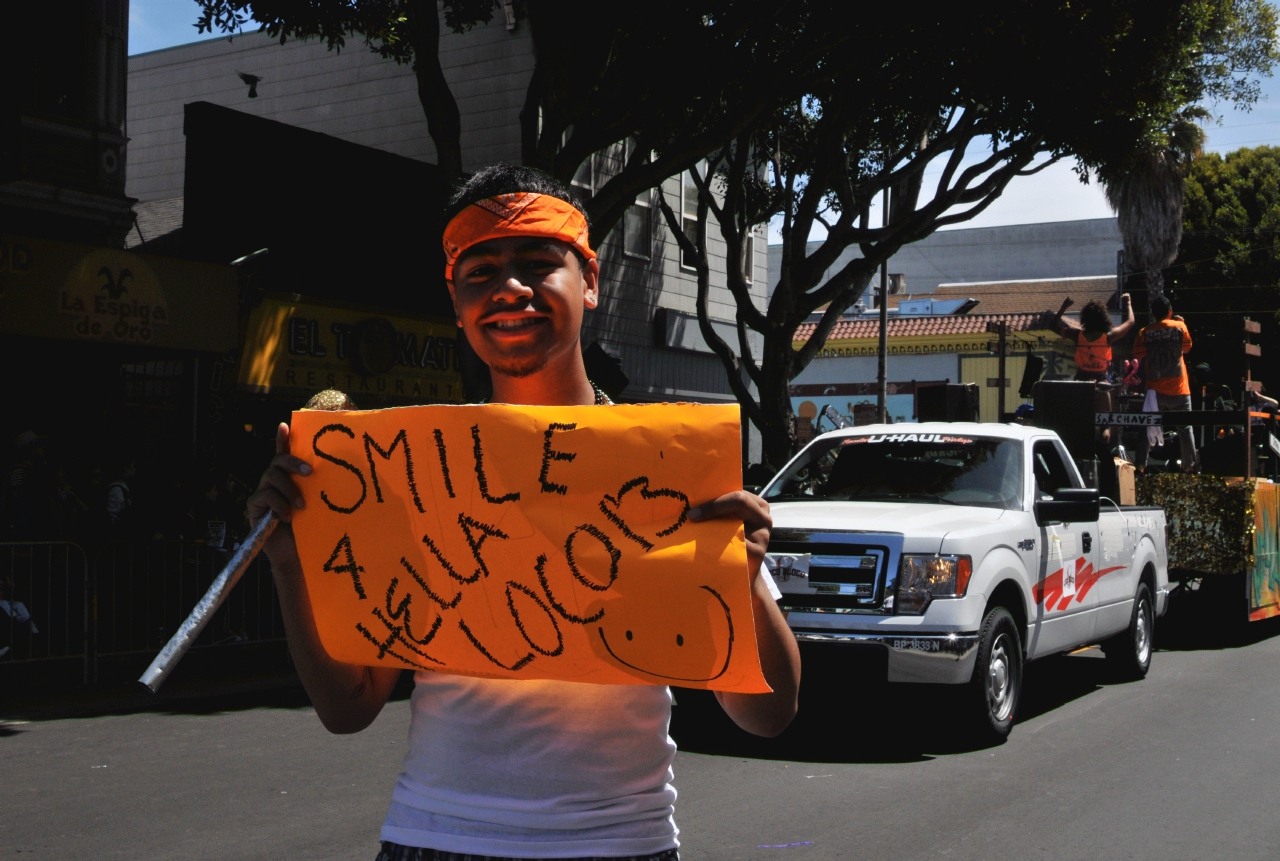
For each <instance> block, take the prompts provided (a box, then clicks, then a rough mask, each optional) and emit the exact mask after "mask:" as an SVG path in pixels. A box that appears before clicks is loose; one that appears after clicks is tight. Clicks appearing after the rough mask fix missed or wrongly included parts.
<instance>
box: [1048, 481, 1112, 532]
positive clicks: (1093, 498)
mask: <svg viewBox="0 0 1280 861" xmlns="http://www.w3.org/2000/svg"><path fill="white" fill-rule="evenodd" d="M1101 499H1102V495H1101V494H1100V493H1099V492H1098V490H1097V488H1093V487H1083V488H1077V487H1063V488H1059V489H1058V490H1056V491H1054V493H1053V499H1041V500H1038V501H1037V502H1036V506H1035V509H1036V524H1037V525H1038V526H1044V525H1046V524H1049V523H1094V522H1096V521H1097V520H1098V513H1099V510H1100V509H1101Z"/></svg>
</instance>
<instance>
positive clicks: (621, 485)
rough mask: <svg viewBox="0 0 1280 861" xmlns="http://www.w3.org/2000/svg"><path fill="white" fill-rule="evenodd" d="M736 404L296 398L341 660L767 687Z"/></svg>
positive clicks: (325, 624)
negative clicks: (386, 404)
mask: <svg viewBox="0 0 1280 861" xmlns="http://www.w3.org/2000/svg"><path fill="white" fill-rule="evenodd" d="M739 433H740V431H739V425H738V407H737V406H707V405H700V404H674V405H672V404H662V405H644V406H611V407H516V406H503V405H488V406H421V407H400V408H394V409H386V410H375V411H369V412H338V413H334V412H309V411H301V412H296V413H294V414H293V424H292V433H291V436H290V439H291V440H292V450H293V454H295V455H297V456H298V457H301V458H302V459H304V460H305V461H307V462H308V463H309V464H311V466H312V467H313V468H314V472H313V473H312V475H311V476H309V477H307V478H304V479H301V480H300V481H299V484H300V486H301V488H302V492H303V495H304V497H305V499H306V503H307V505H306V508H305V509H303V510H302V511H300V512H298V513H297V514H296V515H295V517H294V533H295V535H296V537H297V543H298V552H299V555H300V556H301V559H302V567H303V571H304V573H305V576H306V582H307V590H308V592H309V593H310V595H311V601H312V604H313V606H314V608H315V615H316V623H317V626H318V627H319V631H320V637H321V640H322V641H323V643H324V647H325V649H326V650H327V651H328V653H329V654H330V655H331V656H332V657H334V658H335V659H337V660H340V661H345V662H348V663H353V664H362V665H370V666H397V667H410V668H413V669H418V670H434V671H438V672H449V673H459V674H463V675H470V676H485V677H493V678H508V679H559V680H564V681H578V682H593V683H598V684H674V685H680V686H684V687H694V688H710V689H715V690H726V691H738V692H743V693H761V692H765V691H768V690H769V688H768V685H767V684H766V683H765V680H764V676H763V674H762V672H761V669H760V659H759V654H758V652H757V648H756V640H755V626H754V623H753V619H752V610H751V592H750V583H749V580H748V574H747V564H746V545H745V542H744V537H743V527H742V524H741V523H740V522H733V521H729V520H713V521H707V522H701V523H694V522H692V521H691V520H689V518H688V514H689V509H690V508H691V507H692V506H695V505H698V504H699V503H703V502H707V501H710V500H712V499H714V498H716V497H718V496H720V495H722V494H724V493H727V492H729V491H732V490H735V489H739V488H741V486H742V483H741V482H742V476H741V467H740V453H739V452H740V449H739V445H740V443H739Z"/></svg>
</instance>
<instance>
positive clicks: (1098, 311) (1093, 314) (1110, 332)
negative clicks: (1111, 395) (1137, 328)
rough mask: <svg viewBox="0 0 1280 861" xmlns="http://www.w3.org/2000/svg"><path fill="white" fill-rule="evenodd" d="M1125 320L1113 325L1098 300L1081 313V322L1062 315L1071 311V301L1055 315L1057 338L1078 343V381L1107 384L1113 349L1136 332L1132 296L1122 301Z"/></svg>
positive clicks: (1067, 300) (1126, 296)
mask: <svg viewBox="0 0 1280 861" xmlns="http://www.w3.org/2000/svg"><path fill="white" fill-rule="evenodd" d="M1121 302H1122V303H1123V309H1124V317H1125V319H1124V320H1123V321H1122V322H1121V323H1119V324H1117V325H1115V326H1112V325H1111V315H1110V314H1108V313H1107V306H1106V305H1103V304H1102V303H1101V302H1099V301H1098V300H1097V299H1093V300H1091V301H1090V302H1089V303H1088V304H1086V305H1085V306H1084V307H1083V308H1081V309H1080V322H1079V323H1076V322H1075V321H1073V320H1068V319H1066V318H1065V317H1063V316H1062V315H1063V314H1065V313H1066V312H1067V309H1068V308H1070V307H1071V305H1072V302H1071V297H1070V296H1068V297H1067V298H1066V299H1064V300H1063V302H1062V307H1061V308H1059V309H1058V313H1057V314H1055V315H1054V318H1055V322H1056V324H1057V329H1058V334H1060V335H1062V337H1064V338H1066V339H1068V340H1072V341H1075V342H1076V357H1075V358H1076V379H1077V380H1092V381H1094V382H1103V383H1105V382H1107V381H1108V375H1109V373H1110V371H1111V345H1112V344H1114V343H1115V342H1116V341H1119V340H1120V339H1121V338H1123V337H1124V336H1125V335H1128V334H1129V330H1130V329H1132V328H1133V322H1134V321H1133V302H1132V300H1130V298H1129V294H1128V293H1125V294H1124V296H1122V297H1121Z"/></svg>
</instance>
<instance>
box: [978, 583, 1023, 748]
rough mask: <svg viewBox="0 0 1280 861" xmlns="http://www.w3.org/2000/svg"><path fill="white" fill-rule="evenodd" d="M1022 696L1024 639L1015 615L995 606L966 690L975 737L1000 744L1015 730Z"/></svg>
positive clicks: (984, 627) (984, 632)
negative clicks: (1015, 717) (1015, 718)
mask: <svg viewBox="0 0 1280 861" xmlns="http://www.w3.org/2000/svg"><path fill="white" fill-rule="evenodd" d="M1021 696H1022V639H1021V637H1019V636H1018V625H1017V623H1016V622H1014V620H1013V615H1012V614H1011V613H1010V612H1009V611H1008V610H1006V609H1005V608H1004V607H992V608H991V609H990V610H989V611H988V612H987V615H986V618H984V619H983V620H982V630H981V634H980V637H979V640H978V660H977V663H976V664H975V666H974V668H973V678H972V679H971V680H970V682H969V689H968V691H966V698H967V699H968V701H969V702H968V712H969V717H970V727H971V731H972V734H973V736H974V740H975V741H977V742H980V743H995V744H999V743H1000V742H1002V741H1004V740H1005V739H1006V738H1008V737H1009V731H1010V730H1012V729H1013V718H1014V714H1015V713H1016V712H1017V709H1018V699H1019V697H1021Z"/></svg>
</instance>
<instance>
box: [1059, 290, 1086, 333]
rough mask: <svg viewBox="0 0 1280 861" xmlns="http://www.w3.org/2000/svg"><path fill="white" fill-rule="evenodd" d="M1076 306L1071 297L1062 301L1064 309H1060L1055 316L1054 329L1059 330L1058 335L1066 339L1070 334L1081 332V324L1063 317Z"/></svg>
mask: <svg viewBox="0 0 1280 861" xmlns="http://www.w3.org/2000/svg"><path fill="white" fill-rule="evenodd" d="M1074 304H1075V303H1074V302H1072V301H1071V297H1070V296H1068V297H1067V298H1065V299H1063V300H1062V307H1061V308H1059V309H1058V310H1057V311H1056V312H1055V313H1054V315H1053V324H1054V328H1055V329H1057V331H1058V334H1059V335H1062V336H1063V337H1064V338H1065V337H1066V336H1067V333H1068V332H1079V331H1081V328H1080V324H1079V323H1077V322H1076V321H1075V320H1068V319H1067V318H1066V317H1063V316H1062V315H1063V314H1065V313H1067V309H1068V308H1070V307H1071V306H1072V305H1074Z"/></svg>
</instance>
